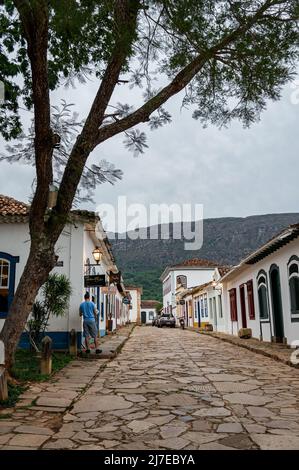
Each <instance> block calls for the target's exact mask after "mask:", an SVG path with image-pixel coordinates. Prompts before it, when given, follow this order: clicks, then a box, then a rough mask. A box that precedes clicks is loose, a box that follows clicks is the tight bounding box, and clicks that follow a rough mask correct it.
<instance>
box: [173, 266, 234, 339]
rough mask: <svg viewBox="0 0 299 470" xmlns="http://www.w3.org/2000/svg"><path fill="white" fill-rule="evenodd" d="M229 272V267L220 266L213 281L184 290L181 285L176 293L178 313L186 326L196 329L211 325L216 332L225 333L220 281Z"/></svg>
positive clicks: (215, 271) (216, 269)
mask: <svg viewBox="0 0 299 470" xmlns="http://www.w3.org/2000/svg"><path fill="white" fill-rule="evenodd" d="M228 270H229V268H228V267H224V266H218V267H217V268H215V270H214V273H213V276H212V280H211V281H209V282H206V283H204V284H201V285H199V286H195V287H190V288H189V289H184V288H182V286H181V285H179V287H178V288H177V291H176V300H177V302H176V303H177V313H178V318H180V317H183V318H184V320H185V325H187V326H190V327H195V328H197V327H198V328H205V327H206V326H207V325H211V326H212V327H213V330H214V331H225V320H224V315H223V307H222V285H221V283H219V280H220V278H221V276H223V275H224V274H225V273H226V272H227V271H228Z"/></svg>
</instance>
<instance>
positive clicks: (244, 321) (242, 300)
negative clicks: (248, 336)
mask: <svg viewBox="0 0 299 470" xmlns="http://www.w3.org/2000/svg"><path fill="white" fill-rule="evenodd" d="M240 303H241V317H242V328H247V319H246V304H245V289H244V285H242V286H240Z"/></svg>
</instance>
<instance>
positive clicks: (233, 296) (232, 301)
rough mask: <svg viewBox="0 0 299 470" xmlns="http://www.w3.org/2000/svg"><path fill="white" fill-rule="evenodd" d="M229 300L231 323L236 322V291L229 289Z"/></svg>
mask: <svg viewBox="0 0 299 470" xmlns="http://www.w3.org/2000/svg"><path fill="white" fill-rule="evenodd" d="M229 300H230V318H231V321H237V320H238V312H237V291H236V289H231V290H230V291H229Z"/></svg>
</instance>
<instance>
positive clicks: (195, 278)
mask: <svg viewBox="0 0 299 470" xmlns="http://www.w3.org/2000/svg"><path fill="white" fill-rule="evenodd" d="M214 271H215V270H214V269H209V268H198V269H175V270H172V271H170V273H169V275H168V276H167V277H165V279H164V282H165V280H166V279H168V278H169V277H170V279H171V291H170V292H168V293H167V294H166V295H163V308H164V310H165V309H166V308H167V306H168V305H172V313H173V315H174V316H177V314H176V300H175V292H176V279H177V276H186V277H187V286H186V287H195V286H199V285H201V284H205V283H206V282H209V281H211V280H212V278H213V274H214Z"/></svg>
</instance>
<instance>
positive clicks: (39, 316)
mask: <svg viewBox="0 0 299 470" xmlns="http://www.w3.org/2000/svg"><path fill="white" fill-rule="evenodd" d="M41 293H42V297H43V299H42V300H41V301H40V300H36V301H35V302H34V304H33V306H32V312H31V318H30V319H29V320H28V322H27V331H28V335H29V341H30V344H31V346H32V347H33V348H34V349H35V351H36V352H38V351H39V348H40V342H41V340H42V338H43V336H44V334H45V331H46V329H47V327H48V326H49V320H50V316H51V315H52V316H54V317H62V316H64V315H65V312H66V309H67V307H68V303H69V299H70V296H71V293H72V288H71V283H70V281H69V279H68V278H67V277H66V276H65V275H64V274H57V273H54V274H50V276H49V278H48V280H47V281H46V282H45V284H44V285H43V287H42V289H41Z"/></svg>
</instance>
